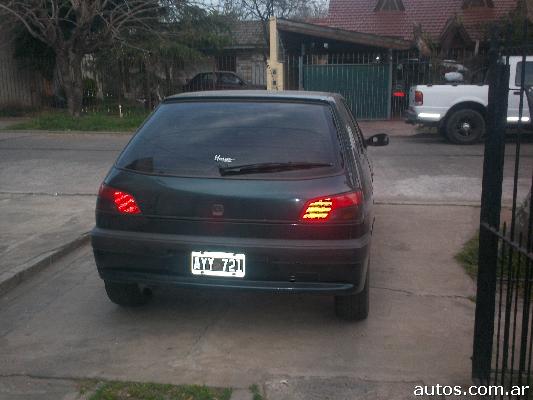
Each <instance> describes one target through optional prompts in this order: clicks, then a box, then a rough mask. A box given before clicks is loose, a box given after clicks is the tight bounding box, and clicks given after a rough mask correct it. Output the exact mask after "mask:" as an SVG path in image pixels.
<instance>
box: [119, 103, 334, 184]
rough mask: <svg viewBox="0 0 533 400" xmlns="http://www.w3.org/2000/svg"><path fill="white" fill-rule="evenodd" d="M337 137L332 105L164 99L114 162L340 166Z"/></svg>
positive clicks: (170, 166)
mask: <svg viewBox="0 0 533 400" xmlns="http://www.w3.org/2000/svg"><path fill="white" fill-rule="evenodd" d="M336 137H337V136H336V134H335V125H334V121H333V116H332V112H331V109H330V107H329V106H328V105H326V104H320V103H292V102H267V101H253V102H251V101H208V102H203V101H202V102H200V101H189V102H187V101H185V102H176V103H164V104H162V105H161V106H159V107H158V109H157V110H156V111H155V113H154V114H153V115H152V116H151V117H150V119H149V120H148V121H147V122H146V123H145V124H144V126H143V127H142V128H141V129H140V130H139V132H138V133H137V134H136V135H135V137H134V138H133V139H132V140H131V142H130V143H129V145H128V146H127V147H126V149H125V150H124V152H123V153H122V155H121V156H120V157H119V160H118V161H117V167H119V168H123V169H128V170H134V171H139V172H144V173H152V174H158V175H174V176H194V177H221V173H220V168H225V167H234V166H241V165H250V164H262V163H317V164H325V165H324V166H322V167H319V168H312V169H298V170H287V171H273V172H272V173H268V174H264V173H261V174H249V175H247V177H253V178H268V179H272V178H273V177H279V178H285V177H289V178H290V177H302V176H305V177H307V176H316V175H324V174H331V173H332V172H337V170H338V169H339V167H338V164H339V161H338V154H339V150H338V145H337V144H336ZM326 164H329V165H331V166H326Z"/></svg>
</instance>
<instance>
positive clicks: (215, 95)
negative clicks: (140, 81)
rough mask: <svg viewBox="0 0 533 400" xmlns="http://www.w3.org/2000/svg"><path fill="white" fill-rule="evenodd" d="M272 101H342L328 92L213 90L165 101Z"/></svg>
mask: <svg viewBox="0 0 533 400" xmlns="http://www.w3.org/2000/svg"><path fill="white" fill-rule="evenodd" d="M204 98H205V99H260V100H263V99H270V100H276V99H279V100H310V101H325V102H336V101H338V100H339V99H340V95H338V94H336V93H327V92H305V91H296V90H284V91H274V90H211V91H203V92H190V93H181V94H176V95H174V96H169V97H167V98H166V99H165V101H168V102H172V101H173V100H186V99H194V100H199V99H204Z"/></svg>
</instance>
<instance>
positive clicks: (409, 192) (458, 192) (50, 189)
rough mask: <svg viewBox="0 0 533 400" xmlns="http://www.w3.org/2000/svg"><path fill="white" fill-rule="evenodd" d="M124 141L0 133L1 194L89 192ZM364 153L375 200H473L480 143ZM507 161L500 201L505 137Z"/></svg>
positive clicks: (430, 137)
mask: <svg viewBox="0 0 533 400" xmlns="http://www.w3.org/2000/svg"><path fill="white" fill-rule="evenodd" d="M406 129H409V127H406ZM128 140H129V136H128V135H104V134H84V135H79V134H66V133H65V134H24V133H9V132H0V166H1V169H0V193H1V194H6V193H25V194H26V193H32V194H52V195H53V194H55V193H59V194H61V195H67V194H68V195H83V196H84V195H95V193H96V192H97V191H98V186H99V184H100V183H101V181H102V179H103V177H104V176H105V174H106V172H107V171H108V169H109V167H110V166H111V165H112V163H113V161H114V160H115V158H116V156H117V155H118V153H119V152H120V150H121V149H122V148H123V146H124V145H125V144H126V143H127V141H128ZM530 141H531V140H530ZM522 152H523V155H522V157H523V161H522V162H521V164H520V173H521V177H522V178H521V180H520V189H521V190H520V194H523V193H524V192H525V189H526V188H527V189H529V185H530V179H531V175H530V174H531V169H532V168H533V144H531V143H529V144H526V145H525V146H523V147H522ZM370 153H371V155H372V156H373V160H374V166H375V173H376V176H375V190H376V201H378V202H393V203H395V202H415V203H428V202H431V203H447V204H465V203H466V204H479V198H480V193H481V171H482V165H483V146H482V145H481V144H479V145H475V146H454V145H451V144H448V143H446V142H444V141H443V139H441V138H440V137H439V136H437V135H435V134H419V135H414V136H393V137H392V138H391V144H390V145H389V146H388V147H383V148H371V149H370ZM505 161H506V168H505V177H506V180H505V183H504V199H505V201H506V202H509V200H510V199H511V194H512V176H513V168H514V165H513V161H514V145H512V143H511V142H510V143H509V145H508V149H507V151H506V159H505Z"/></svg>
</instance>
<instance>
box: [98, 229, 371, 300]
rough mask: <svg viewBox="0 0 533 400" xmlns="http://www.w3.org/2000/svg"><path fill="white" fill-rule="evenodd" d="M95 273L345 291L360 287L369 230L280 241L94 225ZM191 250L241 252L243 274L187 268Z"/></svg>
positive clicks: (156, 281) (207, 284)
mask: <svg viewBox="0 0 533 400" xmlns="http://www.w3.org/2000/svg"><path fill="white" fill-rule="evenodd" d="M91 241H92V245H93V250H94V255H95V261H96V265H97V268H98V272H99V274H100V277H101V278H102V279H104V280H110V281H117V282H136V283H142V284H146V285H154V286H158V285H173V286H182V287H197V288H230V289H246V290H259V291H277V292H310V293H321V294H350V293H357V292H359V291H361V290H362V289H363V286H364V281H365V278H366V273H367V264H368V263H367V260H368V253H369V247H370V235H369V234H368V235H367V236H365V237H363V238H358V239H349V240H283V239H250V238H226V237H209V236H202V237H199V236H186V235H167V234H153V233H144V232H128V231H112V230H105V229H100V228H94V229H93V230H92V232H91ZM192 251H223V252H231V253H244V254H245V255H246V276H245V277H244V278H212V277H203V276H195V275H193V274H192V273H191V265H190V263H191V261H190V260H191V252H192Z"/></svg>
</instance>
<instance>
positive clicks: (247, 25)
mask: <svg viewBox="0 0 533 400" xmlns="http://www.w3.org/2000/svg"><path fill="white" fill-rule="evenodd" d="M231 38H232V43H231V45H230V46H228V47H232V48H257V47H265V41H264V39H263V27H262V23H261V21H238V22H236V23H235V24H234V25H233V26H232V27H231Z"/></svg>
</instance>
